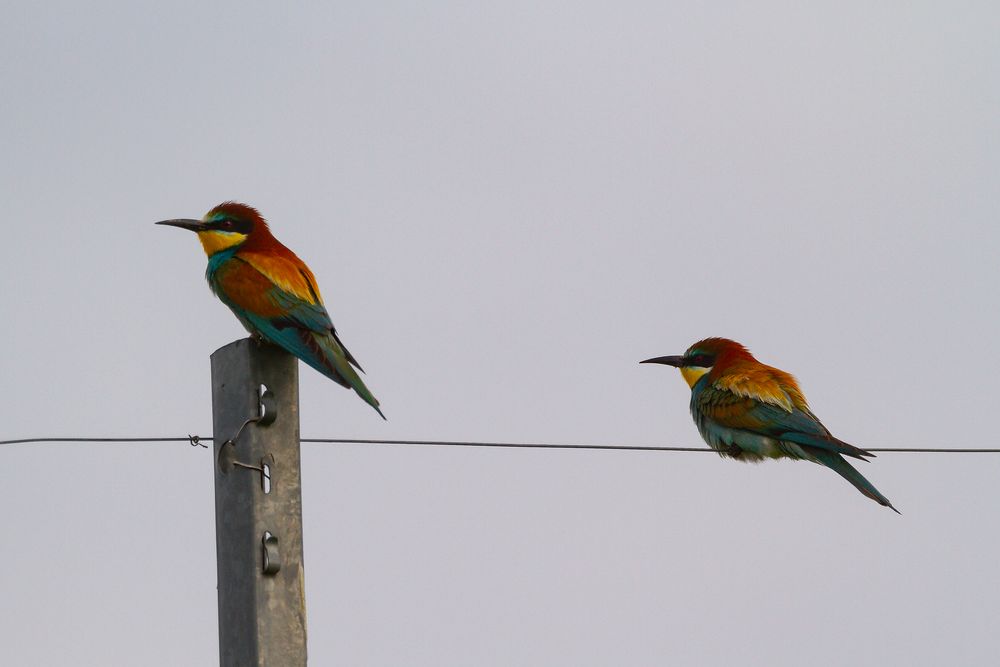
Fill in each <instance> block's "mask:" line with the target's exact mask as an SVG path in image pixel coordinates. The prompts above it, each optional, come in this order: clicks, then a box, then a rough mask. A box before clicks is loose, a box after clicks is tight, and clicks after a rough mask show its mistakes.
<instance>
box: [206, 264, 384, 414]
mask: <svg viewBox="0 0 1000 667" xmlns="http://www.w3.org/2000/svg"><path fill="white" fill-rule="evenodd" d="M251 259H253V261H250V260H247V259H246V258H244V257H241V256H240V255H237V256H236V257H234V258H233V259H231V260H229V261H228V262H226V264H225V265H223V266H222V267H220V268H219V270H218V271H216V273H215V278H214V280H215V282H216V290H217V291H218V292H219V296H220V297H222V299H223V301H225V302H226V303H227V304H228V305H229V306H230V308H232V309H233V310H234V311H235V312H236V313H237V315H238V316H239V317H240V319H241V320H243V321H245V322H247V323H249V324H250V325H251V326H252V327H253V329H255V330H256V331H258V332H259V333H261V334H263V335H264V336H265V338H267V339H269V340H271V341H272V342H274V343H277V344H278V345H281V346H283V347H284V348H285V349H287V350H288V351H289V352H291V353H292V354H294V355H296V356H298V357H299V358H300V359H303V360H305V361H306V362H307V363H310V364H311V365H313V366H314V367H315V368H317V370H320V372H323V373H326V374H327V375H329V377H331V378H333V379H334V380H336V381H337V382H340V383H341V384H344V385H345V386H348V384H349V385H350V386H354V387H356V388H357V387H361V388H362V389H359V390H358V392H359V393H361V394H362V397H363V398H365V400H368V398H366V397H365V394H364V393H362V392H363V391H367V390H366V389H364V383H363V382H361V380H360V378H357V376H356V375H355V374H354V371H353V370H351V369H350V367H349V366H348V364H351V365H353V366H355V367H356V368H357V369H358V370H362V369H361V365H360V364H359V363H358V362H357V360H356V359H355V358H354V356H353V355H352V354H351V353H350V351H348V349H347V348H346V347H344V344H343V343H342V342H341V341H340V337H339V336H338V335H337V331H336V329H335V328H334V326H333V323H332V322H331V321H330V315H329V313H327V312H326V308H325V307H324V306H323V303H322V301H321V300H320V297H319V290H318V289H317V288H316V283H315V279H314V278H313V277H312V273H311V272H310V271H309V270H308V269H306V268H304V266H303V267H299V266H298V265H297V264H296V263H295V262H292V261H290V260H287V259H284V258H281V257H268V258H267V261H261V260H260V255H254V256H251ZM262 268H264V269H267V270H269V271H270V273H264V271H263V270H262ZM293 273H297V274H298V275H299V279H296V278H295V275H293ZM341 357H342V358H343V359H344V360H346V362H345V363H341V362H340V358H341ZM328 371H329V372H328ZM362 372H363V371H362ZM369 402H370V403H371V402H374V403H373V404H374V405H375V406H376V409H377V406H378V402H377V401H375V399H374V398H373V397H372V398H371V400H370V401H369Z"/></svg>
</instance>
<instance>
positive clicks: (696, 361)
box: [687, 354, 712, 368]
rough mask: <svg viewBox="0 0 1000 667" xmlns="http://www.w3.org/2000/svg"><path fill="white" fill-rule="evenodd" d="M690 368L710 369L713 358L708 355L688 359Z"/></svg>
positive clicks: (698, 355)
mask: <svg viewBox="0 0 1000 667" xmlns="http://www.w3.org/2000/svg"><path fill="white" fill-rule="evenodd" d="M687 365H688V366H698V367H699V368H710V367H711V366H712V357H711V356H710V355H707V354H695V355H693V356H691V357H689V358H688V360H687Z"/></svg>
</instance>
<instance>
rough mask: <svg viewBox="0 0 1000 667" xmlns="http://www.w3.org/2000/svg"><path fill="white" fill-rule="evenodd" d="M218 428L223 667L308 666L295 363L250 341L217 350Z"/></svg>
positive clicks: (214, 363)
mask: <svg viewBox="0 0 1000 667" xmlns="http://www.w3.org/2000/svg"><path fill="white" fill-rule="evenodd" d="M263 387H266V388H267V393H266V394H264V393H262V390H263ZM212 422H213V431H212V433H213V436H214V439H215V459H214V464H215V537H216V557H217V560H218V571H219V658H220V663H219V664H220V665H222V667H237V666H239V667H246V666H248V665H251V666H260V667H263V666H265V665H267V666H268V667H274V666H276V665H281V666H282V667H285V666H295V665H305V664H306V605H305V590H304V577H303V569H302V480H301V474H300V471H301V468H300V459H299V387H298V364H297V362H296V359H295V358H294V357H292V356H290V355H288V354H286V353H285V352H283V351H282V350H280V349H278V348H276V347H274V346H272V345H268V344H260V343H258V342H256V341H254V340H252V339H249V338H247V339H244V340H238V341H236V342H234V343H230V344H229V345H226V346H225V347H223V348H220V349H218V350H216V351H215V353H214V354H212Z"/></svg>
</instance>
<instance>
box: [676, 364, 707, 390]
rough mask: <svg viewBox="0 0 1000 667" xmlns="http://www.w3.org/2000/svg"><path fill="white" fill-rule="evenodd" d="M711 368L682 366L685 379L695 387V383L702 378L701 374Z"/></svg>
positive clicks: (690, 385) (689, 384)
mask: <svg viewBox="0 0 1000 667" xmlns="http://www.w3.org/2000/svg"><path fill="white" fill-rule="evenodd" d="M710 370H712V369H711V368H703V367H701V366H682V367H681V375H683V376H684V381H685V382H687V383H688V386H689V387H692V388H693V387H694V385H695V383H696V382H697V381H698V380H700V379H701V376H702V375H704V374H705V373H707V372H709V371H710Z"/></svg>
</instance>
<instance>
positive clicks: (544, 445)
mask: <svg viewBox="0 0 1000 667" xmlns="http://www.w3.org/2000/svg"><path fill="white" fill-rule="evenodd" d="M206 440H212V437H211V436H197V435H189V436H187V437H181V438H20V439H17V440H0V445H18V444H25V443H37V442H187V443H189V444H191V445H200V444H202V443H203V441H206ZM301 441H302V442H310V443H322V444H336V445H348V444H358V445H416V446H432V447H480V448H482V447H496V448H506V449H590V450H624V451H639V452H714V451H715V450H714V449H709V448H708V447H673V446H670V447H654V446H646V445H587V444H557V443H549V442H474V441H464V440H369V439H364V438H302V439H301ZM865 451H869V452H893V453H914V454H1000V449H988V448H963V449H946V448H932V447H867V448H866V450H865Z"/></svg>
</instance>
